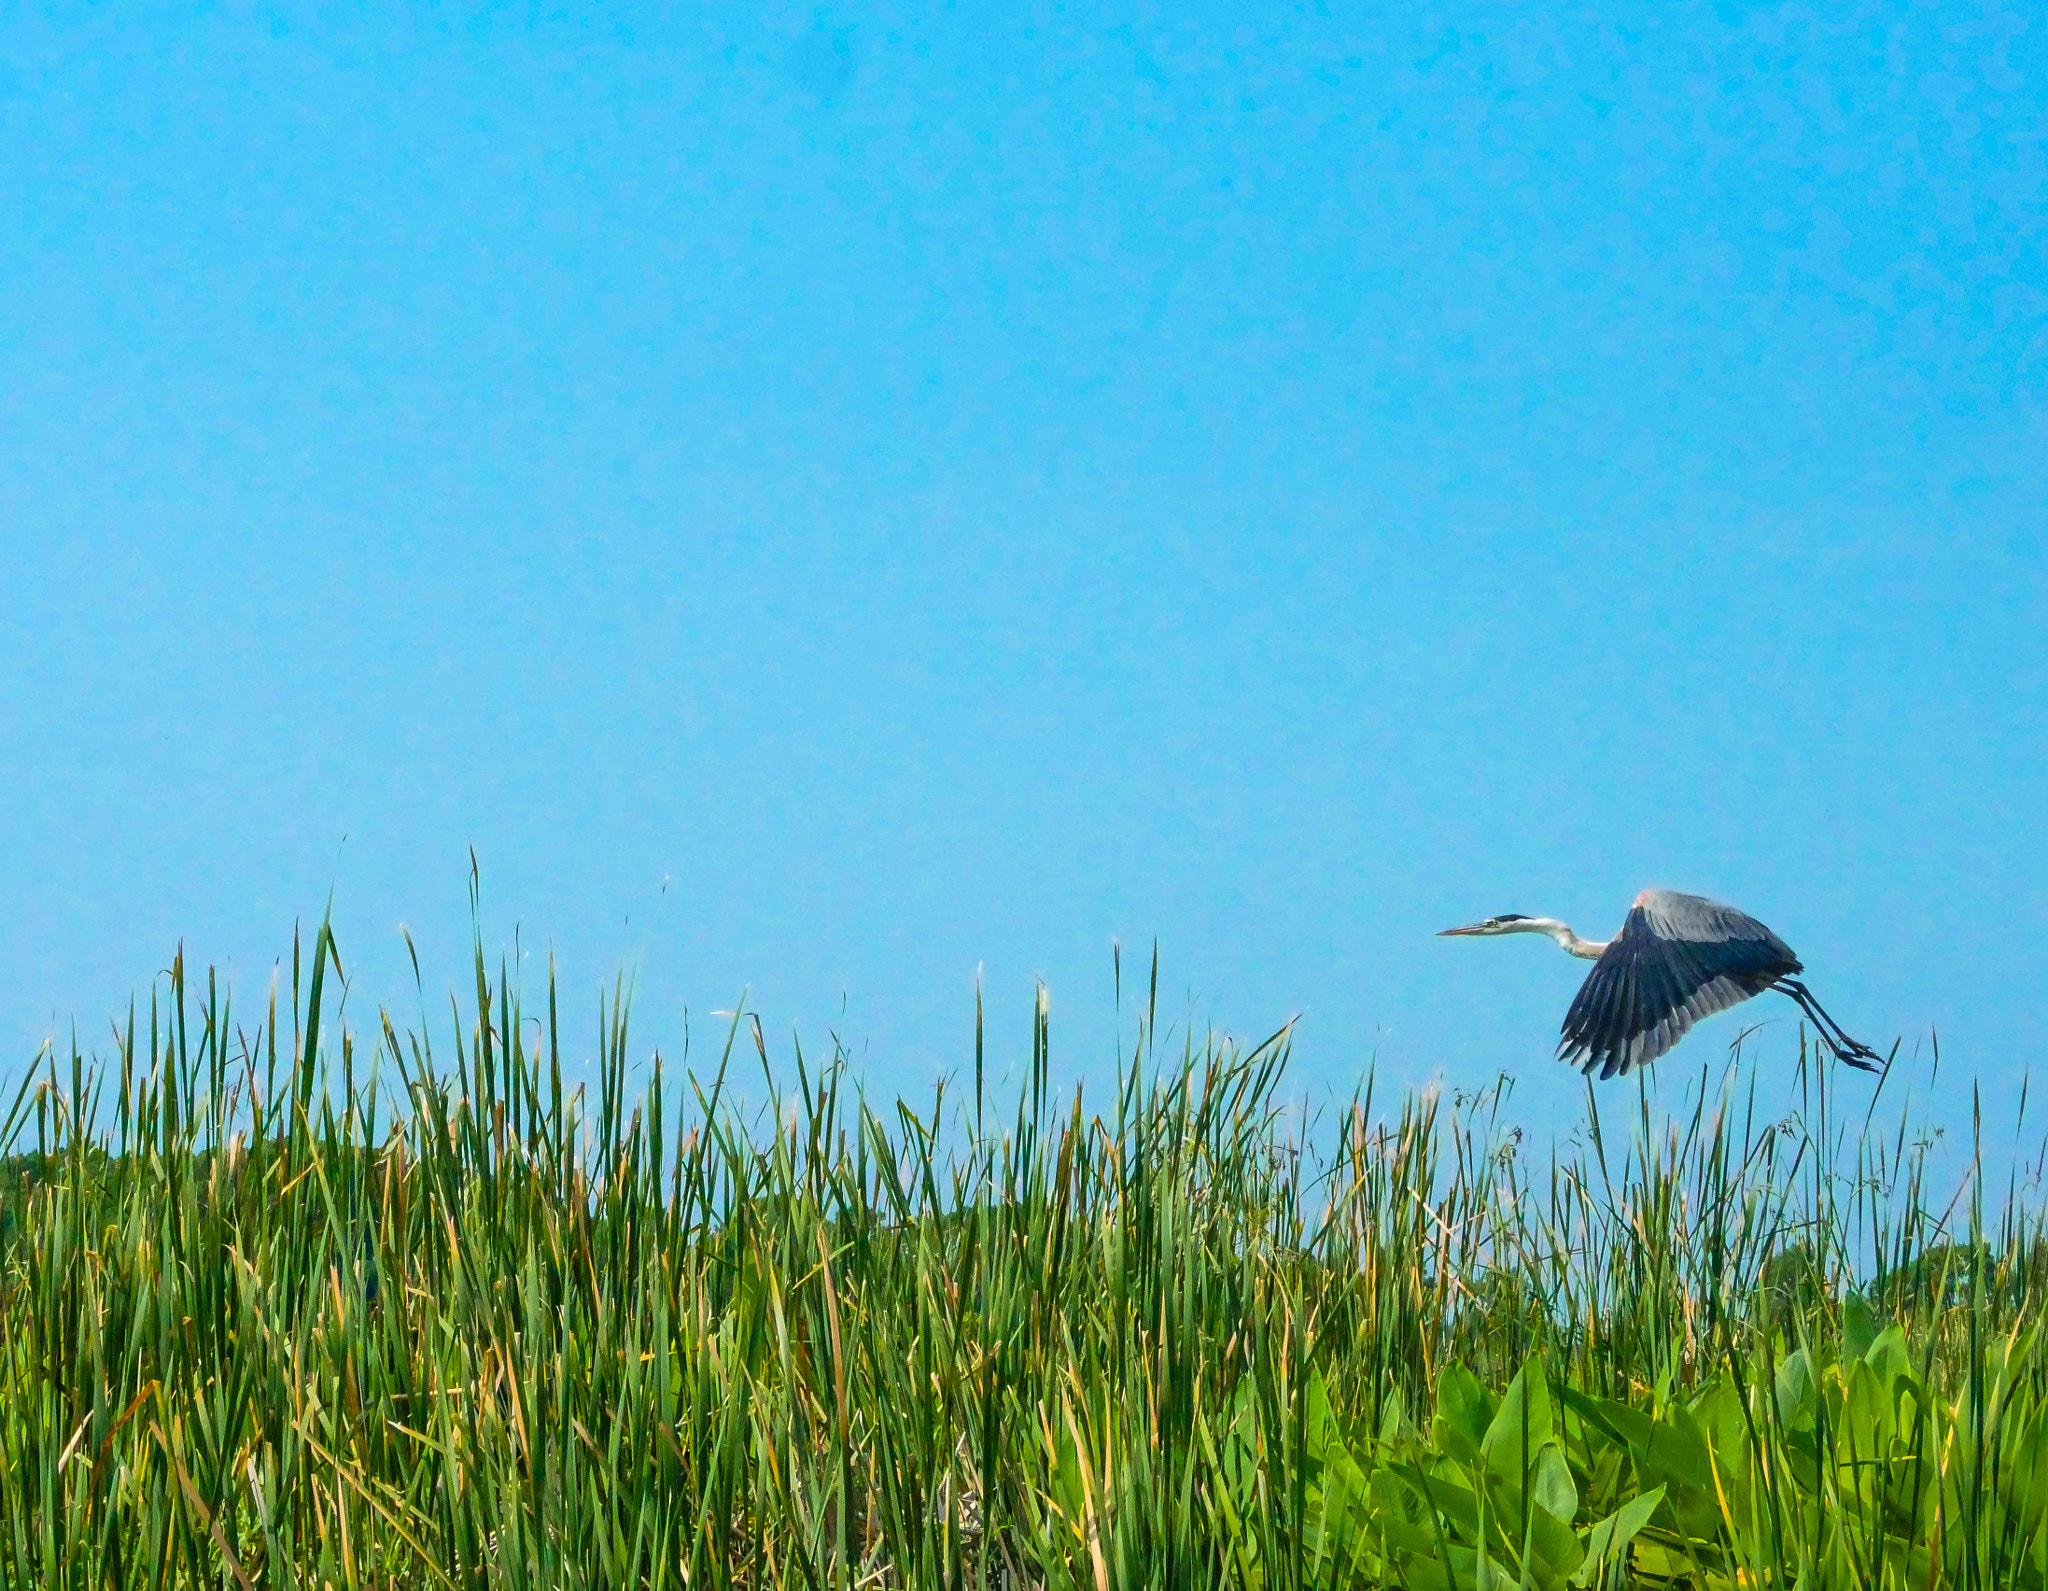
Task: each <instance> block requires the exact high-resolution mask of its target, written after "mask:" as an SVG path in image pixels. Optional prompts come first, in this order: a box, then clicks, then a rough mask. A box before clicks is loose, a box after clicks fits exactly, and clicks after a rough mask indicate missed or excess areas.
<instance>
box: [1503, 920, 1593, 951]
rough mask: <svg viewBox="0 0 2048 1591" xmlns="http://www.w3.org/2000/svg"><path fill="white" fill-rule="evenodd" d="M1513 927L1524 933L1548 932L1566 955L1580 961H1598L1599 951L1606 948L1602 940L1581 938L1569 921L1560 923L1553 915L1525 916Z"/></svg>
mask: <svg viewBox="0 0 2048 1591" xmlns="http://www.w3.org/2000/svg"><path fill="white" fill-rule="evenodd" d="M1515 928H1516V930H1517V931H1518V932H1521V933H1525V934H1548V935H1549V936H1550V937H1551V938H1552V939H1555V940H1556V941H1557V943H1558V946H1559V948H1561V949H1562V950H1563V951H1564V952H1565V953H1566V954H1567V955H1573V956H1577V957H1578V958H1579V959H1580V960H1582V961H1598V960H1599V959H1600V952H1601V951H1603V950H1605V949H1606V948H1607V945H1606V942H1605V941H1604V940H1593V939H1581V938H1580V937H1579V936H1578V935H1577V934H1575V933H1573V932H1572V927H1571V924H1570V923H1561V922H1559V921H1558V920H1557V919H1556V918H1555V917H1525V918H1524V919H1522V921H1520V922H1518V923H1516V924H1515Z"/></svg>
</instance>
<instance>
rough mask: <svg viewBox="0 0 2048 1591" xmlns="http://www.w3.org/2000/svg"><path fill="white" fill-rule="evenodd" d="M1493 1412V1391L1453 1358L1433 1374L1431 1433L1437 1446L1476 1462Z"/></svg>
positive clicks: (1461, 1457)
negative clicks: (1433, 1401)
mask: <svg viewBox="0 0 2048 1591" xmlns="http://www.w3.org/2000/svg"><path fill="white" fill-rule="evenodd" d="M1493 1412H1494V1399H1493V1394H1492V1393H1490V1392H1488V1391H1487V1390H1486V1388H1485V1387H1483V1386H1481V1385H1480V1383H1479V1378H1478V1377H1477V1376H1475V1375H1474V1374H1473V1373H1472V1372H1471V1371H1469V1370H1467V1369H1466V1368H1465V1367H1464V1366H1463V1365H1462V1364H1460V1363H1459V1362H1458V1361H1457V1360H1455V1359H1453V1360H1452V1361H1451V1362H1450V1363H1449V1364H1447V1365H1445V1366H1444V1368H1443V1370H1442V1371H1441V1373H1439V1374H1438V1376H1437V1378H1436V1419H1435V1420H1434V1421H1433V1422H1432V1425H1431V1435H1432V1436H1433V1437H1434V1438H1435V1441H1436V1446H1437V1450H1438V1451H1439V1452H1441V1453H1444V1454H1446V1455H1448V1456H1449V1457H1451V1458H1454V1459H1456V1460H1457V1461H1458V1462H1459V1463H1461V1464H1467V1465H1473V1466H1476V1465H1477V1464H1478V1463H1479V1446H1480V1443H1481V1442H1483V1441H1484V1440H1485V1439H1486V1430H1487V1427H1488V1425H1490V1424H1491V1423H1492V1420H1493Z"/></svg>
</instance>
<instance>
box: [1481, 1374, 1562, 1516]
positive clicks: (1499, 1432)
mask: <svg viewBox="0 0 2048 1591" xmlns="http://www.w3.org/2000/svg"><path fill="white" fill-rule="evenodd" d="M1556 1434H1557V1428H1556V1424H1555V1416H1553V1415H1552V1413H1551V1409H1550V1389H1549V1387H1548V1386H1547V1385H1546V1384H1545V1382H1544V1379H1543V1367H1542V1365H1540V1364H1539V1363H1537V1361H1536V1360H1534V1359H1531V1360H1529V1361H1528V1362H1527V1363H1526V1364H1524V1365H1523V1366H1522V1369H1521V1373H1520V1374H1518V1375H1517V1376H1516V1377H1515V1379H1514V1380H1513V1381H1511V1382H1509V1383H1508V1390H1507V1394H1506V1396H1504V1397H1503V1398H1502V1399H1501V1400H1500V1407H1499V1408H1498V1409H1497V1410H1495V1411H1494V1416H1493V1420H1492V1422H1491V1423H1490V1424H1489V1425H1488V1426H1487V1428H1486V1435H1485V1438H1484V1439H1483V1440H1482V1441H1481V1443H1480V1451H1481V1453H1482V1454H1484V1456H1485V1459H1486V1467H1487V1468H1488V1469H1489V1470H1490V1471H1492V1472H1493V1474H1495V1475H1496V1476H1498V1477H1499V1478H1500V1479H1501V1480H1504V1481H1506V1482H1507V1483H1508V1484H1509V1485H1510V1486H1513V1487H1514V1488H1515V1489H1516V1490H1518V1491H1519V1490H1520V1489H1521V1488H1522V1487H1523V1486H1524V1485H1525V1484H1527V1482H1528V1479H1529V1475H1530V1472H1531V1471H1532V1470H1533V1469H1534V1468H1535V1464H1536V1454H1537V1452H1538V1451H1539V1450H1540V1449H1541V1448H1542V1447H1543V1445H1544V1444H1545V1443H1547V1442H1550V1441H1552V1440H1553V1439H1554V1438H1555V1436H1556Z"/></svg>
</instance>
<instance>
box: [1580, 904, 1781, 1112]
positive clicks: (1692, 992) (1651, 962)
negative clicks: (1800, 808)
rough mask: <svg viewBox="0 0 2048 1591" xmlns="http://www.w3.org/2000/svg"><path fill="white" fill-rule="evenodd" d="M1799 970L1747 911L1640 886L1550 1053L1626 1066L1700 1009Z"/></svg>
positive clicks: (1657, 1047) (1661, 1047)
mask: <svg viewBox="0 0 2048 1591" xmlns="http://www.w3.org/2000/svg"><path fill="white" fill-rule="evenodd" d="M1799 970H1800V966H1799V958H1798V957H1797V956H1795V955H1793V954H1792V947H1791V946H1790V945H1788V944H1786V943H1785V941H1784V940H1782V939H1780V938H1779V937H1778V936H1777V935H1776V934H1774V933H1772V932H1771V931H1770V929H1768V928H1766V927H1765V926H1764V925H1763V924H1762V923H1760V922H1758V921H1757V920H1756V919H1755V918H1754V917H1750V916H1746V915H1745V914H1743V913H1742V912H1739V911H1737V910H1736V909H1735V908H1734V907H1732V906H1723V905H1722V904H1721V903H1720V902H1718V901H1711V900H1706V899H1704V898H1703V897H1701V896H1698V895H1679V894H1674V893H1673V892H1672V891H1670V890H1662V889H1648V890H1644V891H1643V893H1642V894H1640V895H1638V896H1637V897H1636V904H1635V908H1634V909H1633V910H1632V911H1630V912H1629V914H1628V921H1626V922H1625V923H1623V924H1622V925H1621V932H1620V933H1618V934H1616V935H1615V936H1614V942H1613V943H1612V944H1610V945H1609V946H1608V947H1607V948H1606V949H1605V950H1604V951H1602V952H1601V953H1600V959H1599V960H1598V961H1596V962H1594V963H1593V970H1592V971H1591V972H1589V973H1588V974H1586V981H1585V982H1584V983H1583V984H1581V985H1580V986H1579V992H1578V995H1577V997H1576V998H1575V999H1574V1000H1573V1001H1572V1008H1571V1010H1569V1011H1567V1012H1566V1013H1565V1018H1564V1037H1563V1039H1562V1040H1561V1041H1560V1042H1559V1044H1558V1046H1557V1054H1558V1059H1560V1060H1563V1061H1569V1062H1571V1063H1572V1064H1573V1065H1575V1066H1580V1067H1582V1069H1583V1070H1584V1071H1585V1072H1586V1073H1587V1074H1588V1075H1589V1076H1590V1075H1591V1074H1592V1073H1593V1072H1594V1071H1596V1070H1597V1071H1598V1072H1599V1073H1600V1075H1601V1076H1602V1077H1618V1076H1626V1075H1627V1074H1628V1073H1629V1072H1630V1071H1632V1070H1633V1069H1634V1068H1636V1067H1638V1066H1641V1065H1643V1064H1644V1063H1645V1062H1647V1061H1654V1060H1655V1059H1656V1058H1657V1057H1658V1056H1660V1055H1662V1054H1663V1053H1664V1052H1665V1051H1666V1050H1668V1049H1670V1048H1671V1046H1672V1045H1674V1044H1676V1043H1677V1042H1678V1041H1679V1040H1680V1039H1681V1038H1683V1037H1684V1036H1685V1033H1686V1031H1687V1029H1689V1028H1690V1027H1691V1026H1692V1025H1693V1023H1695V1022H1697V1021H1698V1020H1699V1019H1700V1018H1701V1017H1703V1016H1711V1015H1712V1014H1713V1013H1714V1012H1716V1011H1725V1010H1727V1009H1728V1007H1730V1006H1731V1005H1739V1004H1740V1003H1741V1002H1742V1001H1744V1000H1747V999H1748V998H1749V997H1750V996H1751V995H1753V994H1761V993H1762V992H1763V991H1764V990H1765V989H1767V988H1769V987H1770V986H1771V983H1772V982H1773V981H1774V980H1775V979H1778V978H1782V977H1787V976H1790V975H1791V974H1793V973H1796V972H1798V971H1799Z"/></svg>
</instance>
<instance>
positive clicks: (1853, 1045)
mask: <svg viewBox="0 0 2048 1591" xmlns="http://www.w3.org/2000/svg"><path fill="white" fill-rule="evenodd" d="M1771 987H1772V988H1773V989H1776V990H1777V991H1778V992H1779V993H1780V994H1788V995H1790V996H1791V997H1792V998H1793V999H1794V1000H1796V1001H1798V1003H1799V1009H1800V1010H1802V1011H1804V1012H1805V1013H1806V1014H1807V1016H1808V1018H1809V1019H1810V1020H1811V1021H1812V1023H1813V1025H1814V1028H1815V1029H1816V1030H1817V1031H1818V1032H1819V1034H1820V1036H1821V1038H1822V1039H1823V1040H1824V1041H1826V1043H1827V1047H1828V1048H1829V1049H1831V1050H1833V1051H1834V1053H1835V1059H1836V1060H1838V1061H1840V1062H1842V1063H1843V1064H1844V1065H1846V1066H1853V1067H1855V1068H1856V1069H1857V1070H1858V1071H1863V1072H1881V1071H1883V1070H1884V1057H1883V1056H1882V1055H1879V1054H1878V1053H1877V1051H1875V1050H1873V1049H1872V1048H1871V1047H1870V1046H1869V1045H1867V1044H1861V1043H1858V1042H1857V1041H1856V1040H1855V1039H1852V1038H1850V1037H1849V1034H1848V1032H1847V1031H1846V1030H1845V1029H1844V1028H1843V1026H1842V1024H1841V1023H1839V1022H1837V1021H1836V1020H1835V1019H1834V1018H1833V1017H1831V1016H1829V1015H1828V1014H1827V1012H1826V1011H1825V1010H1823V1009H1822V1008H1821V1003H1820V1002H1819V1001H1818V1000H1816V999H1815V998H1814V997H1813V991H1812V990H1811V989H1809V988H1807V987H1806V985H1805V984H1803V983H1800V982H1798V981H1796V980H1795V979H1792V978H1780V979H1779V980H1778V981H1777V982H1776V983H1774V984H1772V985H1771Z"/></svg>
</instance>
